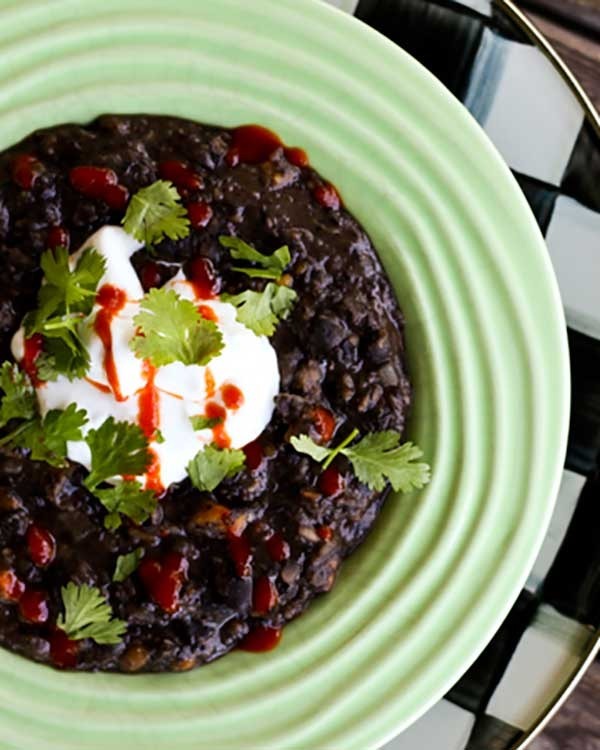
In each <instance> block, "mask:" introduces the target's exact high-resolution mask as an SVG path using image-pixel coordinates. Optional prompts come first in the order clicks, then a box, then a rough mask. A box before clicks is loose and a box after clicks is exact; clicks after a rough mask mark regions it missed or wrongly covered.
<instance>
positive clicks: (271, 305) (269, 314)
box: [221, 282, 298, 336]
mask: <svg viewBox="0 0 600 750" xmlns="http://www.w3.org/2000/svg"><path fill="white" fill-rule="evenodd" d="M297 299H298V295H297V294H296V292H295V291H294V290H293V289H289V288H288V287H286V286H280V285H279V284H275V283H274V282H269V283H268V284H267V285H266V287H265V288H264V291H262V292H255V291H252V290H251V289H247V290H246V291H245V292H241V293H240V294H222V295H221V300H222V301H223V302H229V303H231V304H232V305H234V307H236V308H237V313H236V318H237V319H238V320H239V322H240V323H243V324H244V325H245V326H246V327H247V328H249V329H250V330H251V331H254V333H255V334H256V335H257V336H272V335H273V334H274V333H275V328H276V327H277V324H278V323H279V321H280V320H285V318H287V317H288V315H289V314H290V312H291V310H292V307H293V305H294V302H295V301H296V300H297Z"/></svg>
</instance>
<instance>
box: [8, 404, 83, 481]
mask: <svg viewBox="0 0 600 750" xmlns="http://www.w3.org/2000/svg"><path fill="white" fill-rule="evenodd" d="M87 421H88V420H87V414H86V411H85V409H77V405H76V404H69V406H67V408H66V409H65V410H64V411H61V410H60V409H52V410H51V411H49V412H48V413H47V414H46V416H45V417H44V419H43V420H35V421H33V422H30V423H29V424H28V426H27V428H26V429H25V430H24V431H23V432H22V433H21V434H20V435H15V436H14V439H13V442H14V443H15V444H17V445H19V446H20V447H21V448H28V449H29V450H30V451H31V459H32V460H33V461H45V462H46V463H47V464H50V465H51V466H57V467H59V468H60V467H64V466H66V465H67V461H66V458H67V441H68V440H74V441H75V440H82V438H83V432H82V427H83V426H84V425H85V424H86V423H87Z"/></svg>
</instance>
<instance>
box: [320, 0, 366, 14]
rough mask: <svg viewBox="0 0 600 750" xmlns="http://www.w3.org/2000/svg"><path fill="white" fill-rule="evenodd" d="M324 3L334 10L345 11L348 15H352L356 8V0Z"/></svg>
mask: <svg viewBox="0 0 600 750" xmlns="http://www.w3.org/2000/svg"><path fill="white" fill-rule="evenodd" d="M325 2H326V3H329V5H333V7H334V8H339V9H340V10H345V11H346V13H350V15H353V14H354V11H355V10H356V8H357V6H358V0H325Z"/></svg>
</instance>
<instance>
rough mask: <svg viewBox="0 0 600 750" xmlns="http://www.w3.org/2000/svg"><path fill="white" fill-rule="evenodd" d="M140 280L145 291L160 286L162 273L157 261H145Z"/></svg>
mask: <svg viewBox="0 0 600 750" xmlns="http://www.w3.org/2000/svg"><path fill="white" fill-rule="evenodd" d="M140 281H141V282H142V286H143V287H144V291H145V292H147V291H148V290H149V289H154V288H155V287H157V286H160V285H161V284H162V274H161V271H160V266H159V265H158V263H154V261H152V260H150V261H148V262H147V263H145V264H144V266H143V268H142V271H141V273H140Z"/></svg>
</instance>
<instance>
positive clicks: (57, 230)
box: [46, 226, 71, 250]
mask: <svg viewBox="0 0 600 750" xmlns="http://www.w3.org/2000/svg"><path fill="white" fill-rule="evenodd" d="M70 243H71V238H70V236H69V232H68V231H67V230H66V229H65V228H64V227H58V226H57V227H50V229H49V230H48V237H47V239H46V245H47V246H48V247H49V248H50V249H51V250H54V248H56V247H59V246H60V247H66V248H67V250H68V249H69V245H70Z"/></svg>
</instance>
